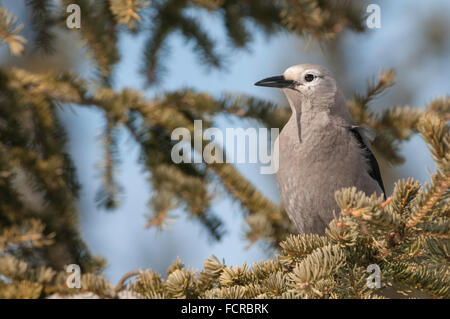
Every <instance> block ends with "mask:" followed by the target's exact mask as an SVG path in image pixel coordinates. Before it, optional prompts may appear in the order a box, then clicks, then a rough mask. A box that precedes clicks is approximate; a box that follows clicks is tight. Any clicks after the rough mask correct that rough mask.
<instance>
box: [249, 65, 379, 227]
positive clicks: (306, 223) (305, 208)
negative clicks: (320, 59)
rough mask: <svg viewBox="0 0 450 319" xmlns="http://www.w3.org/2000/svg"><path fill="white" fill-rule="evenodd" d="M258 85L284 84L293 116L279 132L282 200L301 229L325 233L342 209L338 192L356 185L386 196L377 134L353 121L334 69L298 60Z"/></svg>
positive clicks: (369, 191) (280, 86)
mask: <svg viewBox="0 0 450 319" xmlns="http://www.w3.org/2000/svg"><path fill="white" fill-rule="evenodd" d="M255 85H258V86H269V87H275V88H281V89H282V90H283V92H284V94H285V95H286V97H287V99H288V101H289V105H290V107H291V109H292V116H291V118H290V119H289V121H288V122H287V123H286V125H285V126H284V128H283V130H282V131H281V133H280V135H279V155H278V156H279V170H278V172H277V180H278V187H279V190H280V194H281V199H282V201H283V205H284V207H285V209H286V211H287V213H288V215H289V217H290V219H291V220H292V221H293V223H294V224H295V226H296V227H297V229H298V231H299V232H300V233H306V234H307V233H317V234H323V233H324V231H325V228H326V227H327V225H328V223H329V222H330V221H331V220H332V219H333V215H334V213H333V212H336V213H338V212H339V211H340V209H339V207H338V205H337V203H336V200H335V197H334V194H335V191H336V190H339V189H341V188H343V187H351V186H355V187H356V188H357V189H358V190H362V191H364V192H365V193H366V194H367V195H372V194H373V193H374V192H376V193H377V194H378V195H380V194H384V196H385V197H386V194H385V191H384V186H383V181H382V180H381V174H380V169H379V167H378V163H377V160H376V159H375V157H374V156H373V154H372V152H371V150H370V144H369V142H370V141H371V140H373V137H374V135H373V133H372V131H370V129H369V128H367V127H361V126H357V125H356V124H355V122H354V121H353V120H352V117H351V115H350V112H349V110H348V107H347V104H346V103H345V99H344V96H343V95H342V93H341V91H340V90H339V88H338V87H337V85H336V81H335V80H334V78H333V76H332V75H331V73H330V72H329V71H328V70H327V69H325V68H324V67H322V66H320V65H314V64H299V65H295V66H292V67H290V68H288V69H287V70H286V71H285V72H284V74H283V75H281V76H273V77H270V78H266V79H264V80H261V81H259V82H256V83H255Z"/></svg>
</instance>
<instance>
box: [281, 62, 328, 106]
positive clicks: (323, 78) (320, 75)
mask: <svg viewBox="0 0 450 319" xmlns="http://www.w3.org/2000/svg"><path fill="white" fill-rule="evenodd" d="M283 78H284V79H285V80H287V81H291V85H290V86H288V87H286V89H291V90H294V91H296V92H297V93H299V94H301V95H303V98H308V99H313V98H314V97H319V96H326V95H334V94H335V93H336V81H335V80H334V79H333V77H332V75H331V74H330V72H329V71H328V70H327V69H325V68H324V67H321V66H319V65H313V64H299V65H294V66H291V67H290V68H288V69H287V70H286V71H284V73H283Z"/></svg>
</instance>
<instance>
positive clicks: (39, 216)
mask: <svg viewBox="0 0 450 319" xmlns="http://www.w3.org/2000/svg"><path fill="white" fill-rule="evenodd" d="M69 3H76V4H78V5H79V6H80V7H81V12H82V19H83V21H82V28H81V29H80V30H79V31H77V32H79V36H80V37H81V39H82V40H83V43H84V45H85V47H86V48H87V50H88V51H89V52H90V57H91V60H92V62H93V63H94V64H95V65H96V67H97V70H98V78H97V79H96V80H94V81H92V80H88V79H84V78H82V77H80V76H78V75H76V74H73V73H70V72H64V73H63V72H55V71H48V72H43V73H37V72H32V71H29V70H26V69H22V68H12V67H2V68H1V69H0V105H1V107H0V298H42V297H48V296H51V295H53V296H55V294H56V295H73V294H76V293H82V294H86V293H87V292H89V293H92V294H93V295H94V296H99V297H104V298H121V297H124V298H126V297H130V296H131V297H142V298H378V297H382V296H384V295H385V293H384V292H385V291H386V290H387V289H389V287H395V288H396V289H397V290H402V293H404V294H406V295H408V294H410V293H411V291H412V290H411V289H413V290H414V291H422V292H425V293H426V294H427V295H429V296H432V297H436V298H448V297H449V293H450V292H449V289H450V288H449V287H450V277H449V267H448V266H449V264H448V262H449V258H450V257H449V250H450V235H449V211H450V210H449V186H450V174H449V173H450V131H449V127H448V124H447V121H448V119H449V118H450V97H449V96H446V97H442V98H436V99H435V100H433V101H431V102H430V103H429V104H428V105H427V106H425V107H424V108H423V109H417V108H411V107H408V106H402V107H395V108H391V109H388V110H386V111H383V112H381V113H376V112H373V111H372V110H370V108H369V103H370V101H371V100H372V99H374V98H375V97H376V96H377V95H379V94H380V93H381V92H383V91H384V90H385V89H387V88H389V87H391V86H392V85H393V80H394V73H393V71H391V70H388V71H383V72H382V73H381V74H380V76H379V78H378V79H377V80H376V81H372V82H370V83H369V84H368V88H367V91H366V92H365V93H364V94H355V96H354V98H353V99H351V100H350V101H349V102H348V105H349V108H350V110H351V113H352V115H353V118H354V119H355V121H356V122H358V123H360V124H367V125H369V126H371V127H372V128H373V129H374V130H375V131H376V132H377V137H376V139H375V141H374V147H375V149H376V150H377V151H378V153H379V154H382V155H383V156H385V158H386V159H387V160H389V161H390V162H392V163H401V162H402V161H403V160H404V159H403V158H402V157H401V155H400V154H399V145H400V143H401V142H402V141H405V140H408V139H409V138H410V137H411V136H412V135H413V134H415V133H419V134H420V135H421V136H422V138H423V139H424V141H425V143H426V144H427V145H428V147H429V150H430V152H431V154H432V157H433V160H434V162H435V163H436V168H435V172H434V173H432V174H431V179H430V181H429V182H428V183H426V184H425V185H420V184H419V183H418V182H417V181H414V180H413V179H407V180H402V181H398V182H397V183H396V184H395V188H394V192H393V194H392V196H391V197H389V198H388V199H386V200H384V199H383V198H381V197H380V198H377V197H376V196H374V195H372V196H367V195H365V194H364V193H362V192H358V190H357V189H355V188H349V189H342V190H339V191H337V192H336V201H337V203H338V204H339V206H340V208H341V212H340V215H339V216H337V217H336V218H335V219H334V220H333V221H332V222H331V223H330V225H329V227H328V229H327V231H326V234H325V235H323V236H319V235H295V234H293V233H294V232H295V231H294V228H293V226H292V224H291V223H290V221H289V220H288V218H287V216H286V214H285V212H284V210H283V208H282V207H280V206H279V205H276V204H275V203H273V202H271V201H270V200H269V199H267V198H266V197H265V196H264V195H262V194H261V193H260V192H259V191H258V190H257V188H255V187H254V186H253V185H252V184H251V183H250V182H249V181H247V180H246V179H245V178H244V177H243V176H242V175H241V174H240V173H239V171H238V170H237V169H236V168H235V167H234V166H232V165H230V164H226V163H225V164H217V163H212V164H208V163H206V164H195V163H193V164H175V163H173V161H172V160H171V156H170V152H171V149H172V146H173V144H174V142H173V141H171V138H170V135H171V132H172V130H173V129H175V128H177V127H185V128H187V129H189V130H190V131H191V134H192V132H193V121H194V120H195V119H201V120H202V121H203V125H204V128H206V127H208V126H213V124H214V118H215V117H216V116H217V115H223V114H225V115H227V114H228V115H229V116H231V117H236V118H247V119H250V120H256V121H259V122H260V123H262V124H263V125H266V126H267V127H278V128H281V127H282V126H283V125H284V123H285V122H286V121H287V119H288V117H289V111H288V109H287V108H278V107H276V105H274V104H272V103H270V102H267V101H264V100H260V99H257V98H254V97H250V96H243V95H232V94H231V95H230V94H228V95H223V96H222V97H221V98H216V97H213V96H211V95H210V94H208V93H207V92H197V91H195V90H191V89H184V90H177V91H173V92H166V93H162V94H160V95H159V96H158V97H156V98H154V99H152V100H149V99H146V98H144V96H143V94H142V93H141V92H139V91H137V90H134V89H131V88H126V89H122V90H114V89H113V88H112V87H111V77H112V72H113V69H114V65H115V64H116V63H117V62H118V61H119V59H120V57H119V53H118V48H117V41H118V36H119V34H120V32H132V33H144V34H145V35H146V36H147V37H148V39H147V41H146V45H145V50H144V52H143V56H142V58H143V60H144V63H143V65H142V70H143V73H144V74H145V75H146V79H147V84H149V85H150V84H155V83H160V81H161V78H162V73H163V72H162V71H163V70H164V66H163V58H164V57H165V56H166V54H167V50H168V47H167V39H168V37H169V36H170V35H171V34H172V33H174V32H179V33H180V34H181V35H182V36H183V37H184V38H185V39H186V40H187V41H188V42H192V43H193V44H194V51H195V53H196V54H198V56H199V59H200V60H201V62H202V64H204V65H206V66H209V67H214V68H220V67H222V66H223V56H222V54H219V53H218V52H217V49H216V47H217V46H216V43H215V42H214V41H213V40H212V38H211V37H210V35H209V34H208V32H207V31H206V30H205V29H204V27H203V26H202V25H201V22H199V21H201V20H198V19H196V18H194V17H193V15H192V12H201V11H206V12H209V13H210V14H213V15H214V16H215V17H218V18H220V19H222V21H223V24H224V26H225V28H226V30H227V35H228V38H229V44H230V46H231V47H234V48H245V47H247V46H248V45H249V43H250V41H251V35H250V32H249V31H248V23H249V22H251V23H253V24H254V26H255V27H256V28H257V29H259V30H263V31H264V32H266V33H267V34H268V35H272V34H274V33H276V32H280V31H285V32H297V33H301V34H303V35H305V36H312V37H313V38H315V39H317V40H320V41H322V40H324V39H327V38H329V37H331V36H334V35H336V34H337V33H338V32H341V31H342V30H344V29H352V30H355V31H358V32H360V31H364V27H363V23H362V21H363V14H362V11H361V8H359V7H357V6H355V5H354V2H345V3H344V4H343V3H342V2H341V1H320V0H284V1H269V0H268V1H265V0H244V1H236V0H188V1H187V0H152V1H142V0H109V1H107V0H103V1H89V0H77V1H74V0H71V1H65V0H61V1H59V2H58V4H56V3H55V2H53V1H44V0H42V1H40V0H39V1H27V2H26V4H27V6H28V8H29V10H31V13H32V15H31V17H32V19H31V23H32V25H33V30H34V33H35V37H34V40H33V41H32V43H31V44H30V46H31V47H32V48H34V49H42V50H43V51H44V53H50V52H53V50H54V49H55V48H54V46H53V41H54V32H55V30H58V28H62V29H64V28H65V14H66V13H65V10H64V8H65V6H66V5H67V4H69ZM149 29H150V32H148V30H149ZM20 31H21V26H20V25H18V23H17V19H16V18H15V17H14V16H13V15H12V14H11V13H10V12H9V11H8V10H6V9H4V8H3V7H1V6H0V45H1V44H3V43H6V44H7V45H8V46H9V50H10V52H11V54H13V55H21V54H22V53H23V52H24V45H25V44H26V43H27V42H26V40H25V38H24V37H23V36H21V35H20ZM74 32H75V31H74ZM30 42H31V41H30ZM69 105H70V106H72V107H79V106H86V107H90V108H96V109H98V110H100V111H101V112H102V114H104V118H105V127H104V132H103V135H102V141H103V144H104V154H105V155H104V161H103V165H102V168H101V170H102V188H101V189H100V190H99V191H98V193H97V201H98V204H99V206H100V207H104V208H108V209H112V208H114V207H116V206H117V205H118V204H119V203H120V195H121V192H122V190H121V187H120V181H118V180H117V179H116V173H115V172H116V169H117V166H118V165H120V154H119V152H118V149H117V138H118V132H119V130H122V129H125V130H126V131H127V132H129V134H130V136H132V137H133V139H134V140H135V142H136V143H137V144H138V145H139V147H140V152H141V156H140V164H141V165H142V166H143V167H144V168H145V170H146V171H148V172H150V173H151V174H150V177H149V184H150V185H151V186H152V190H153V194H152V197H151V198H150V199H149V213H148V222H147V226H148V227H161V228H164V226H165V225H166V222H167V220H168V218H170V213H171V211H172V210H174V209H175V208H183V210H184V211H186V212H187V213H188V214H189V215H190V216H191V217H192V218H194V219H195V220H196V221H198V222H199V223H201V224H202V225H204V227H205V228H206V229H207V230H208V232H209V234H210V235H211V236H212V237H213V238H215V239H217V240H219V239H220V238H221V235H222V234H223V227H222V223H221V219H220V216H218V215H217V214H216V213H215V212H214V211H213V208H212V207H211V203H212V200H213V199H214V197H215V196H216V192H217V191H215V190H217V188H220V189H222V190H223V191H224V192H225V193H227V194H229V195H230V196H231V197H232V198H234V199H235V200H236V201H237V202H238V203H240V204H241V206H242V211H243V213H244V216H245V220H246V223H247V225H248V227H247V232H246V236H247V239H248V240H249V242H250V243H254V242H257V241H259V240H263V241H265V242H266V243H268V244H269V245H271V246H272V247H278V248H279V249H280V251H279V254H277V255H276V256H275V257H274V258H273V259H269V260H267V261H264V262H260V263H256V264H254V265H251V266H249V265H246V264H244V265H242V266H240V267H238V266H234V267H231V266H227V265H226V264H225V263H224V261H220V260H219V259H217V258H216V257H215V256H211V257H210V258H209V259H207V260H206V261H205V263H204V268H203V269H202V270H201V271H194V270H192V269H189V268H186V267H185V266H184V265H183V264H182V263H181V261H179V260H177V261H176V262H175V263H174V264H173V265H172V266H170V267H169V269H168V270H167V277H166V278H163V277H162V276H161V275H159V274H157V273H155V272H153V271H151V270H145V271H133V272H130V273H128V274H126V275H124V277H123V278H122V280H121V281H120V283H119V284H118V285H117V286H113V285H112V284H111V283H109V282H108V281H106V280H104V278H103V277H102V275H101V270H102V267H103V266H104V263H105V261H104V260H102V259H101V258H99V257H96V256H92V255H91V254H90V253H89V251H88V249H87V247H86V245H85V244H84V243H83V241H82V239H81V238H80V234H79V231H78V228H77V227H78V226H77V222H78V212H77V209H76V206H75V200H76V199H77V196H78V192H79V189H80V185H79V183H78V181H77V178H76V171H75V168H74V165H73V163H72V159H71V158H70V156H69V155H68V153H67V152H66V142H67V141H66V132H65V129H64V127H62V125H61V123H60V121H59V118H58V110H59V109H60V108H64V107H68V106H69ZM192 147H193V145H192ZM105 218H106V217H105ZM289 234H291V235H289ZM68 264H78V265H80V266H81V269H82V273H83V277H82V281H81V283H82V287H81V288H80V289H73V288H68V287H67V285H66V278H67V275H68V274H67V273H66V272H65V271H64V265H68ZM371 264H376V265H378V266H379V267H380V269H381V275H382V278H381V283H382V285H383V289H369V288H368V287H367V285H366V281H367V279H368V277H369V275H370V273H368V272H367V271H366V269H367V267H368V266H369V265H371ZM133 276H137V277H136V278H135V280H134V281H132V282H131V283H129V284H128V285H125V282H126V280H128V279H129V278H131V277H133ZM399 287H401V288H399ZM80 296H83V295H80Z"/></svg>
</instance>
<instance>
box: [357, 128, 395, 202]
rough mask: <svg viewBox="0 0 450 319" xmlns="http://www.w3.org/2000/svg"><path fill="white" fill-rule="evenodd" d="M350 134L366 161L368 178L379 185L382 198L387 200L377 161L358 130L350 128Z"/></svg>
mask: <svg viewBox="0 0 450 319" xmlns="http://www.w3.org/2000/svg"><path fill="white" fill-rule="evenodd" d="M350 132H352V134H353V136H354V137H355V139H356V140H357V141H358V144H359V146H360V147H361V149H362V150H364V155H365V157H366V159H367V162H368V163H369V172H368V173H369V175H370V177H372V178H373V179H374V180H376V181H377V182H378V185H380V187H381V189H382V190H383V194H384V198H387V197H386V191H385V190H384V185H383V180H382V179H381V173H380V167H379V166H378V162H377V159H376V158H375V156H373V154H372V152H371V151H370V149H369V148H368V147H367V145H366V144H365V143H364V140H363V138H362V137H361V134H360V133H359V132H358V128H357V127H353V128H350Z"/></svg>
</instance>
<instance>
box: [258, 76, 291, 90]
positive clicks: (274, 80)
mask: <svg viewBox="0 0 450 319" xmlns="http://www.w3.org/2000/svg"><path fill="white" fill-rule="evenodd" d="M255 85H257V86H269V87H273V88H289V87H293V86H294V85H295V83H294V81H293V80H286V79H285V78H284V76H282V75H279V76H272V77H270V78H266V79H264V80H261V81H258V82H256V83H255Z"/></svg>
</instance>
